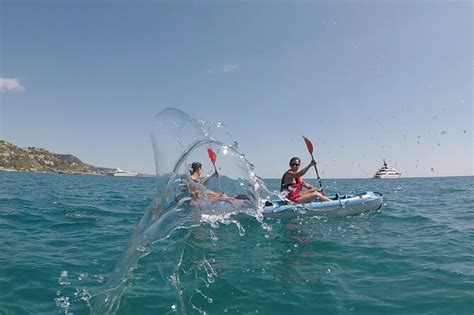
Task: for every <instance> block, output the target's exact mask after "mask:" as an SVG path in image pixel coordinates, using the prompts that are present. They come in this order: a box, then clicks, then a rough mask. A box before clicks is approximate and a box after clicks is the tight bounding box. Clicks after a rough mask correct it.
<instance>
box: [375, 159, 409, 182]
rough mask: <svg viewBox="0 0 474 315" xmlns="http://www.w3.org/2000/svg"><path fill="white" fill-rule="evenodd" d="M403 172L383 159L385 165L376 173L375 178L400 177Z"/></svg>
mask: <svg viewBox="0 0 474 315" xmlns="http://www.w3.org/2000/svg"><path fill="white" fill-rule="evenodd" d="M401 175H402V173H401V172H400V171H397V170H396V169H394V168H393V167H389V166H388V165H387V162H385V159H383V166H382V167H381V168H379V169H378V171H377V172H376V173H375V175H374V178H400V176H401Z"/></svg>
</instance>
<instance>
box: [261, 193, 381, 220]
mask: <svg viewBox="0 0 474 315" xmlns="http://www.w3.org/2000/svg"><path fill="white" fill-rule="evenodd" d="M331 199H332V200H331V201H326V202H319V201H314V202H309V203H305V204H297V203H293V202H288V201H285V200H278V201H272V202H267V203H266V205H265V207H264V208H263V216H264V217H265V218H278V219H283V218H293V217H297V216H329V217H343V216H348V215H355V214H359V213H363V212H367V211H373V210H378V209H380V208H381V207H382V203H383V196H382V194H381V193H379V192H372V191H368V192H364V193H361V194H356V195H344V196H335V197H333V198H331Z"/></svg>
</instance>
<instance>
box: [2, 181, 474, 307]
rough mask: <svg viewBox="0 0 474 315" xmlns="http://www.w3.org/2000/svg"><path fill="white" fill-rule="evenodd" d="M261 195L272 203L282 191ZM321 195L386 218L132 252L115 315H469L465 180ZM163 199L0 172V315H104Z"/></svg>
mask: <svg viewBox="0 0 474 315" xmlns="http://www.w3.org/2000/svg"><path fill="white" fill-rule="evenodd" d="M308 181H309V182H311V180H308ZM265 183H266V184H267V186H268V188H269V189H271V190H277V189H278V185H279V180H265ZM323 184H324V186H325V187H326V189H327V191H329V192H330V193H335V192H338V193H342V194H347V193H352V192H362V191H379V192H381V193H382V194H383V195H384V203H383V207H382V208H381V209H380V210H378V211H375V212H370V213H365V214H362V215H358V216H352V217H343V218H325V217H316V218H308V217H305V218H295V219H289V220H270V219H265V220H263V221H261V222H260V221H258V220H257V219H256V218H248V219H242V220H239V221H238V222H235V221H234V222H232V221H230V222H205V221H201V222H199V221H198V224H197V225H193V226H192V227H190V226H188V227H187V229H177V230H175V231H174V232H173V233H172V234H171V233H170V234H166V235H164V237H163V238H162V239H160V240H154V241H153V242H152V243H149V244H146V245H144V246H143V248H140V247H139V248H137V249H136V251H137V252H143V254H142V255H139V256H136V257H137V259H133V261H132V262H130V268H128V269H127V272H126V275H121V276H119V278H120V279H118V283H120V285H122V284H123V292H122V291H121V293H120V294H115V295H113V296H114V297H115V298H117V299H118V300H119V301H118V303H117V307H116V309H114V310H113V312H112V313H116V314H184V313H186V314H381V313H386V314H473V313H474V197H473V193H474V178H473V177H451V178H402V179H396V180H376V179H332V180H329V179H327V180H323ZM160 185H163V183H162V182H159V181H158V179H156V178H117V177H102V176H85V175H65V174H34V173H16V172H0V314H89V313H93V312H95V313H98V312H100V311H97V310H98V308H97V306H96V305H97V304H98V303H100V300H101V299H102V298H103V296H104V294H105V292H106V291H109V292H111V290H113V288H114V286H118V285H117V284H114V283H115V282H114V281H112V280H111V278H113V277H116V275H115V276H114V275H113V274H114V270H115V272H117V269H119V265H120V264H119V265H118V263H119V261H123V260H127V257H128V256H127V255H126V254H124V252H125V251H126V250H127V249H128V247H129V246H130V239H132V238H133V237H132V234H133V231H134V230H135V229H136V226H137V225H138V224H139V222H140V220H141V218H142V217H144V213H145V212H146V211H147V209H149V207H150V206H151V205H153V203H154V200H155V197H156V192H157V191H159V190H160V187H161V186H160ZM313 185H316V183H315V182H313ZM168 224H172V222H171V223H168ZM157 233H159V231H158V232H157ZM144 244H145V243H144ZM124 257H125V258H124ZM111 283H112V286H111ZM99 310H100V309H99Z"/></svg>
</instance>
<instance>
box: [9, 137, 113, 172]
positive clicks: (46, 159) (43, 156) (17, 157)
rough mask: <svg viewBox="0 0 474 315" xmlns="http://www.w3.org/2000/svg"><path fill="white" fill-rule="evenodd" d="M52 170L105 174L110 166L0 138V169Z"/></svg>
mask: <svg viewBox="0 0 474 315" xmlns="http://www.w3.org/2000/svg"><path fill="white" fill-rule="evenodd" d="M2 169H3V170H16V171H25V172H53V173H72V174H97V175H100V174H105V173H107V172H110V171H111V169H110V168H104V167H96V166H93V165H89V164H86V163H84V162H82V161H81V160H80V159H79V158H77V157H75V156H74V155H71V154H56V153H52V152H49V151H48V150H45V149H42V148H35V147H28V148H26V149H25V148H20V147H18V146H16V145H14V144H11V143H9V142H6V141H4V140H0V170H2Z"/></svg>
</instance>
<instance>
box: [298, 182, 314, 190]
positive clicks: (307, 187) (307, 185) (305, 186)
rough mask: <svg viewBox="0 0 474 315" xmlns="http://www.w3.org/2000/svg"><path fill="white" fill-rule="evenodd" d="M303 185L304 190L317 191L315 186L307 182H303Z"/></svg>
mask: <svg viewBox="0 0 474 315" xmlns="http://www.w3.org/2000/svg"><path fill="white" fill-rule="evenodd" d="M301 185H303V187H304V188H306V189H315V188H314V187H313V186H311V185H310V184H308V183H307V182H305V181H304V180H302V181H301Z"/></svg>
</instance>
